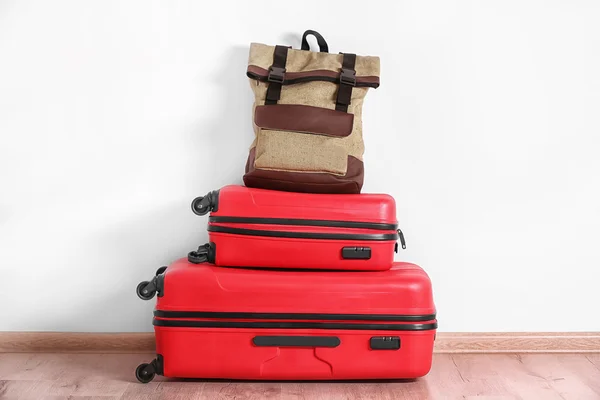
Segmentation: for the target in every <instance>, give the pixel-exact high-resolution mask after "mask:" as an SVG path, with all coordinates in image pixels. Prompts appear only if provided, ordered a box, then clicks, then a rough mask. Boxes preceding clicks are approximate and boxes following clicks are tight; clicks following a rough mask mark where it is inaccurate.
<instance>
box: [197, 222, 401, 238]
mask: <svg viewBox="0 0 600 400" xmlns="http://www.w3.org/2000/svg"><path fill="white" fill-rule="evenodd" d="M208 231H209V232H216V233H230V234H232V235H248V236H265V237H279V238H290V239H323V240H373V241H387V240H398V234H397V233H370V234H369V233H320V232H318V233H317V232H284V231H263V230H259V229H246V228H231V227H228V226H215V225H209V226H208Z"/></svg>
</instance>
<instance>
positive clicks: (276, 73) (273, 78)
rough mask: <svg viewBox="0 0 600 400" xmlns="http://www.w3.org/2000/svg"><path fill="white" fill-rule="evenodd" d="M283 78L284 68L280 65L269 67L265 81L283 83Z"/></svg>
mask: <svg viewBox="0 0 600 400" xmlns="http://www.w3.org/2000/svg"><path fill="white" fill-rule="evenodd" d="M284 78H285V68H280V67H273V66H270V67H269V76H268V77H267V81H269V82H275V83H283V80H284Z"/></svg>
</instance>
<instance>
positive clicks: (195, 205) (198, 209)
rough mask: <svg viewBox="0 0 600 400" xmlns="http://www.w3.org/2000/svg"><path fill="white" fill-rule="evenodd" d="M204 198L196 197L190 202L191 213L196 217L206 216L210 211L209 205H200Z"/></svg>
mask: <svg viewBox="0 0 600 400" xmlns="http://www.w3.org/2000/svg"><path fill="white" fill-rule="evenodd" d="M202 200H204V196H200V197H196V198H195V199H194V200H193V201H192V211H193V212H194V214H196V215H206V214H208V212H209V211H210V205H206V204H202Z"/></svg>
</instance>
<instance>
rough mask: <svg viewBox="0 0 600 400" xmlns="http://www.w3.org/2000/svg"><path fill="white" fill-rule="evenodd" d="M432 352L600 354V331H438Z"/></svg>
mask: <svg viewBox="0 0 600 400" xmlns="http://www.w3.org/2000/svg"><path fill="white" fill-rule="evenodd" d="M435 352H436V353H600V332H526V333H525V332H523V333H521V332H519V333H514V332H506V333H505V332H485V333H446V332H440V333H438V334H437V338H436V341H435Z"/></svg>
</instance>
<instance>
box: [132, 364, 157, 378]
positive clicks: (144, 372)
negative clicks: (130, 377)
mask: <svg viewBox="0 0 600 400" xmlns="http://www.w3.org/2000/svg"><path fill="white" fill-rule="evenodd" d="M155 376H156V373H155V372H154V367H153V366H152V365H151V364H146V363H144V364H140V365H138V367H137V368H136V369H135V377H136V378H137V380H138V381H140V382H142V383H148V382H150V381H151V380H152V379H154V377H155Z"/></svg>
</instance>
